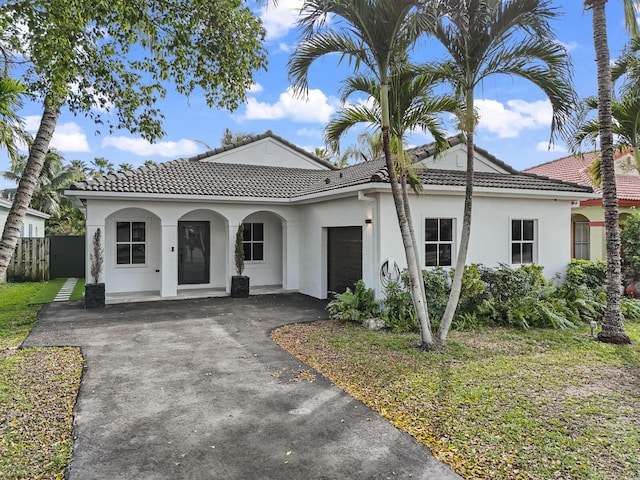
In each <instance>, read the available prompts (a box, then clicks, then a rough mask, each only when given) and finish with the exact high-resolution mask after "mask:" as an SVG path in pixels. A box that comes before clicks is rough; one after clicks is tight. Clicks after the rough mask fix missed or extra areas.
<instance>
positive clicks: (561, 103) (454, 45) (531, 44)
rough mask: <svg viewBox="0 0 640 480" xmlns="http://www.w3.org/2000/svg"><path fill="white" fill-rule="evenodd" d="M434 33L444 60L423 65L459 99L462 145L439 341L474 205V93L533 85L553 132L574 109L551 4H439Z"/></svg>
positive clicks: (456, 291)
mask: <svg viewBox="0 0 640 480" xmlns="http://www.w3.org/2000/svg"><path fill="white" fill-rule="evenodd" d="M439 3H440V9H441V10H440V11H441V14H442V16H441V17H440V18H439V20H438V21H437V23H436V25H435V29H434V32H433V35H434V37H435V38H436V39H438V40H439V41H440V43H441V44H442V45H443V46H444V48H445V50H446V51H447V58H446V59H445V60H444V61H441V62H438V63H436V64H435V65H434V66H431V67H428V68H427V70H433V71H434V72H435V75H437V76H439V77H440V78H442V79H444V80H447V81H448V82H449V83H451V85H452V86H453V87H454V89H455V92H456V95H457V96H458V98H459V99H460V103H461V105H463V107H462V108H461V111H460V113H459V115H458V118H459V122H460V129H461V130H462V132H463V133H464V136H465V137H466V143H467V168H466V171H467V175H466V189H465V199H464V213H463V222H462V232H461V238H460V246H459V249H458V257H457V260H456V266H455V274H454V277H453V282H452V287H451V294H450V296H449V300H448V303H447V308H446V310H445V313H444V315H443V318H442V321H441V322H440V327H439V329H438V333H437V336H438V338H439V340H440V341H444V340H445V339H446V337H447V335H448V332H449V328H450V327H451V322H452V321H453V317H454V315H455V311H456V308H457V305H458V300H459V298H460V292H461V288H462V275H463V272H464V266H465V263H466V259H467V250H468V247H469V236H470V231H471V216H472V202H473V178H474V165H473V161H474V147H475V142H474V133H475V128H476V123H477V113H476V111H475V108H474V100H475V90H476V88H477V87H478V86H479V85H480V84H481V83H482V82H483V81H484V80H485V79H486V78H487V77H489V76H492V75H500V74H501V75H508V76H513V77H520V78H523V79H525V80H528V81H530V82H532V83H533V84H534V85H536V86H538V87H539V88H540V89H541V90H542V91H543V92H544V93H545V94H546V96H547V97H548V99H549V100H550V101H551V105H552V107H553V119H552V124H551V131H552V133H553V132H554V131H556V129H559V128H562V127H564V124H565V122H566V121H567V120H568V119H569V118H570V112H571V110H572V106H573V105H575V93H574V91H573V88H572V86H571V85H572V83H571V63H570V60H569V56H568V54H567V52H566V49H565V48H564V47H563V46H562V45H561V44H560V43H559V42H558V41H556V39H555V38H554V36H553V31H552V29H551V26H550V24H549V21H550V20H551V19H553V18H555V17H556V16H557V15H558V13H557V11H556V9H554V8H552V7H551V1H550V0H441V1H440V2H439Z"/></svg>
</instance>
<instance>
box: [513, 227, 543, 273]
mask: <svg viewBox="0 0 640 480" xmlns="http://www.w3.org/2000/svg"><path fill="white" fill-rule="evenodd" d="M536 243H537V240H536V221H535V220H511V263H512V264H513V265H521V264H524V263H533V262H534V261H535V259H534V256H535V251H536Z"/></svg>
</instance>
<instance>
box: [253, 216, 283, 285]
mask: <svg viewBox="0 0 640 480" xmlns="http://www.w3.org/2000/svg"><path fill="white" fill-rule="evenodd" d="M244 222H257V223H262V224H264V260H263V261H245V262H244V267H245V269H244V274H245V275H247V276H248V277H249V278H250V282H251V285H281V284H282V246H283V243H282V221H281V220H280V218H278V217H276V216H275V215H273V214H270V213H268V212H258V213H254V214H252V215H249V216H248V217H246V218H245V219H244Z"/></svg>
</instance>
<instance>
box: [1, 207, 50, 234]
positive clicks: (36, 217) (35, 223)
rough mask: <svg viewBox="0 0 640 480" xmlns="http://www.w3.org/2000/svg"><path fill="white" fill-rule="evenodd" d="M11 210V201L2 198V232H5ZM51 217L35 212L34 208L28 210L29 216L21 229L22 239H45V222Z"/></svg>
mask: <svg viewBox="0 0 640 480" xmlns="http://www.w3.org/2000/svg"><path fill="white" fill-rule="evenodd" d="M10 209H11V200H7V199H5V198H0V232H1V231H2V230H4V224H5V223H6V221H7V216H8V215H9V210H10ZM49 217H51V215H49V214H48V213H44V212H41V211H40V210H34V209H33V208H28V209H27V214H26V215H25V217H24V222H23V224H22V228H21V229H20V237H21V238H35V237H44V222H45V220H47V219H48V218H49Z"/></svg>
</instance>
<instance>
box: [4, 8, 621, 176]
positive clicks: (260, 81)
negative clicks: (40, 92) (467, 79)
mask: <svg viewBox="0 0 640 480" xmlns="http://www.w3.org/2000/svg"><path fill="white" fill-rule="evenodd" d="M301 3H302V1H301V0H279V1H278V6H277V7H273V6H271V7H268V8H260V7H256V8H257V10H256V11H257V12H258V13H259V15H260V16H261V17H262V18H263V21H264V24H265V27H266V29H267V32H268V43H267V48H268V51H269V67H268V71H267V72H258V74H257V75H256V84H255V86H254V88H253V89H252V90H251V91H250V92H248V100H247V102H246V103H245V104H244V105H242V106H241V107H240V108H239V109H238V110H237V111H235V112H228V111H224V110H216V109H211V108H209V107H207V106H206V104H205V102H204V100H203V99H202V98H200V97H198V95H197V94H196V95H193V96H192V97H191V98H190V99H186V98H184V97H181V96H179V95H177V94H172V93H170V94H169V95H168V96H167V98H166V99H165V100H163V101H162V102H160V103H159V107H160V109H161V110H162V111H163V113H164V114H165V116H166V120H165V123H164V130H165V132H166V136H165V137H164V138H163V139H161V140H160V141H158V142H156V143H155V144H150V143H148V142H147V141H145V140H143V139H141V138H139V137H136V136H134V135H131V134H130V133H128V132H126V131H120V132H116V133H114V134H113V135H105V134H102V135H97V134H96V133H95V130H96V129H95V126H94V125H93V123H92V122H91V121H90V120H89V119H85V118H84V117H76V116H74V115H73V114H71V113H69V112H67V111H65V112H63V113H62V115H61V117H60V120H59V122H58V126H57V128H56V133H55V136H54V140H53V144H52V145H53V146H54V147H56V148H57V149H58V150H59V151H61V152H62V154H63V155H64V157H65V158H66V159H67V160H72V159H81V160H84V161H86V162H87V163H90V162H91V160H93V159H94V158H95V157H105V158H107V159H109V160H110V161H111V162H112V163H114V164H115V165H118V164H120V163H130V164H132V165H134V166H139V165H141V164H142V163H143V162H144V161H145V160H146V159H153V160H154V161H156V162H162V161H168V160H172V159H175V158H179V157H188V156H192V155H195V154H197V153H200V152H203V151H205V150H206V148H205V147H204V146H203V145H202V143H201V142H204V143H206V144H208V145H210V146H211V147H212V148H215V147H217V146H219V144H220V138H221V136H222V132H223V131H224V129H225V128H229V129H231V131H233V132H253V133H262V132H264V131H266V130H268V129H270V130H272V131H273V132H274V133H276V134H278V135H280V136H282V137H284V138H286V139H287V140H289V141H291V142H293V143H295V144H297V145H299V146H300V147H303V148H306V149H309V150H313V149H314V148H315V147H321V146H323V141H322V131H323V127H324V125H325V124H326V122H327V120H328V119H329V118H330V117H331V115H332V114H333V113H334V112H335V111H336V109H338V108H339V107H340V102H339V100H338V97H339V88H340V80H342V79H343V78H344V77H345V76H346V75H347V73H348V70H346V67H345V66H337V65H336V63H335V58H336V57H334V58H328V59H325V60H324V61H323V62H322V63H321V64H319V65H317V66H315V67H314V68H313V69H312V70H311V74H310V77H309V87H310V91H309V98H308V99H307V100H305V99H300V98H295V97H294V96H293V95H292V94H291V91H290V90H289V81H288V75H287V68H286V64H287V60H288V58H289V55H290V53H291V51H292V50H293V48H294V46H295V43H296V40H297V32H296V31H295V21H296V13H295V9H296V7H299V6H300V5H301ZM555 3H556V5H557V6H558V7H559V8H560V9H561V10H562V11H563V16H562V17H561V18H560V19H559V20H557V21H556V22H555V29H556V34H557V38H558V39H559V41H561V42H562V43H563V44H564V45H565V46H566V47H567V48H568V49H569V51H570V54H571V56H572V58H573V64H574V71H575V77H574V78H575V86H576V89H577V91H578V93H579V95H580V96H583V97H584V96H587V95H594V94H595V93H596V68H595V67H596V66H595V54H594V50H593V39H592V31H591V13H590V12H583V7H582V5H583V2H582V1H579V0H569V1H565V2H558V1H556V2H555ZM621 4H622V2H620V1H612V2H608V7H607V15H608V27H609V43H610V48H611V57H612V59H615V58H616V57H617V56H618V54H619V52H620V50H621V49H622V47H623V45H624V43H625V42H626V41H627V38H628V37H627V33H626V30H625V28H624V19H623V14H622V6H621ZM433 46H434V44H433V43H429V42H427V43H425V44H423V45H422V46H421V48H422V49H424V52H421V53H424V54H425V56H427V57H428V54H427V52H428V51H429V49H431V48H434V47H433ZM476 107H477V108H478V109H479V111H480V115H481V117H480V122H479V125H478V130H477V137H476V143H477V145H478V146H480V147H482V148H485V149H486V150H488V151H489V152H491V153H492V154H493V155H495V156H497V157H498V158H499V159H501V160H503V161H505V162H506V163H508V164H510V165H512V166H514V167H515V168H518V169H524V168H527V167H530V166H533V165H537V164H539V163H543V162H546V161H549V160H553V159H555V158H559V157H562V156H564V155H565V154H566V149H565V148H564V146H563V145H561V144H557V145H555V147H554V149H553V150H552V151H548V149H547V147H548V140H549V135H550V130H549V126H550V119H551V108H550V106H549V104H548V102H547V101H546V100H545V99H544V95H543V93H542V92H541V91H540V90H538V89H537V88H536V87H535V86H533V85H531V84H528V83H526V82H523V81H518V80H513V79H511V78H508V77H494V78H492V79H490V80H489V81H487V82H485V84H484V85H482V88H481V89H479V90H478V92H477V103H476ZM21 113H22V115H23V116H24V118H25V120H26V122H27V125H28V128H29V129H30V130H31V131H32V132H35V130H36V129H37V126H38V122H39V119H40V114H41V107H40V106H39V105H37V104H34V105H27V106H26V107H25V108H24V110H23V111H22V112H21ZM355 133H356V132H354V134H353V135H351V136H350V137H349V138H348V139H347V141H346V142H345V143H343V144H342V148H343V149H344V148H346V147H347V146H348V145H349V144H350V143H355ZM429 141H430V138H429V137H427V136H425V135H423V134H421V133H417V134H414V135H412V137H411V138H410V139H409V141H408V144H409V145H421V144H424V143H428V142H429ZM8 166H9V165H8V160H7V159H6V158H3V159H2V165H0V170H8ZM3 186H8V185H7V184H6V182H0V187H3Z"/></svg>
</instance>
